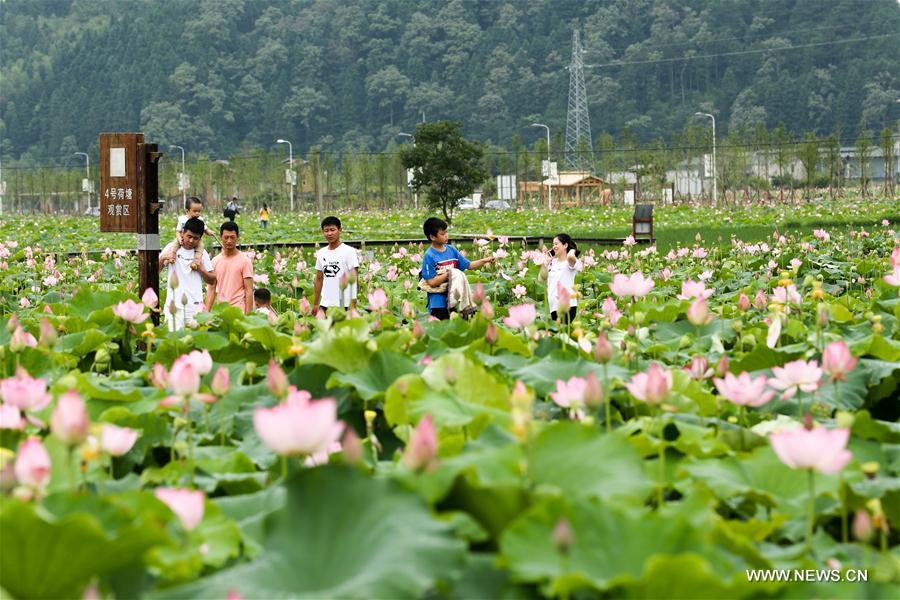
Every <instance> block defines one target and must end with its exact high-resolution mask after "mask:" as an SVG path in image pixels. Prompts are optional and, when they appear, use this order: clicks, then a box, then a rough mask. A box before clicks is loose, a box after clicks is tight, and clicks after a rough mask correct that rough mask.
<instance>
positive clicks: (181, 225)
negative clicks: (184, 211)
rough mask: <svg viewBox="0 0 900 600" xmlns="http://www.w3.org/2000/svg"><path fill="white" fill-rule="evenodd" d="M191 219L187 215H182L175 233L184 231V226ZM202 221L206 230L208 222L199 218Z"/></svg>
mask: <svg viewBox="0 0 900 600" xmlns="http://www.w3.org/2000/svg"><path fill="white" fill-rule="evenodd" d="M190 218H191V217H189V216H187V215H181V216H180V217H178V224H177V225H176V226H175V231H184V224H185V223H187V222H188V219H190ZM197 218H198V219H200V222H201V223H203V228H204V229H206V221H204V220H203V217H197Z"/></svg>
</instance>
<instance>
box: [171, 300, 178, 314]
mask: <svg viewBox="0 0 900 600" xmlns="http://www.w3.org/2000/svg"><path fill="white" fill-rule="evenodd" d="M176 310H177V309H176V308H175V299H174V298H173V299H172V300H171V302H169V314H170V315H172V316H173V317H174V316H175V311H176Z"/></svg>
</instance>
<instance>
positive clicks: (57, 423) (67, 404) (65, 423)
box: [50, 390, 90, 446]
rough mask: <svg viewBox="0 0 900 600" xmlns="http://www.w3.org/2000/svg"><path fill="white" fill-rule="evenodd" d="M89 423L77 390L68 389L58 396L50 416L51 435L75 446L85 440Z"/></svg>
mask: <svg viewBox="0 0 900 600" xmlns="http://www.w3.org/2000/svg"><path fill="white" fill-rule="evenodd" d="M89 425H90V420H89V419H88V414H87V408H86V407H85V405H84V400H82V399H81V396H79V395H78V392H75V391H74V390H73V391H69V392H66V393H65V394H63V395H62V396H60V397H59V400H58V401H57V403H56V408H55V409H54V410H53V414H52V415H51V417H50V430H51V431H52V432H53V435H55V436H56V437H58V438H59V439H61V440H62V441H63V442H64V443H65V444H67V445H69V446H75V445H78V444H80V443H81V442H83V441H84V440H85V438H86V437H87V433H88V426H89Z"/></svg>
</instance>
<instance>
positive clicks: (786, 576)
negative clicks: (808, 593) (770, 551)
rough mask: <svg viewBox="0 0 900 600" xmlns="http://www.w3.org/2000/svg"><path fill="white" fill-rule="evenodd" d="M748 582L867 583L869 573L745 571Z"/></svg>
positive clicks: (831, 570) (849, 570) (860, 571)
mask: <svg viewBox="0 0 900 600" xmlns="http://www.w3.org/2000/svg"><path fill="white" fill-rule="evenodd" d="M746 573H747V580H748V581H760V582H763V581H783V582H787V583H793V582H803V581H807V582H819V583H839V582H841V581H849V582H861V583H864V582H867V581H868V580H869V572H868V571H867V570H866V569H847V570H844V571H841V570H838V569H747V571H746Z"/></svg>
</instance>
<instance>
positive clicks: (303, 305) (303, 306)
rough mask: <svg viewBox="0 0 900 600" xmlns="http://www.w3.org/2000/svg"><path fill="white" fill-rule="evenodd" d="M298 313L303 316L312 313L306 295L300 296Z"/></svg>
mask: <svg viewBox="0 0 900 600" xmlns="http://www.w3.org/2000/svg"><path fill="white" fill-rule="evenodd" d="M299 308H300V314H301V315H303V316H304V317H307V316H309V315H310V314H312V306H311V305H310V304H309V300H307V299H306V296H304V297H303V298H300V307H299Z"/></svg>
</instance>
